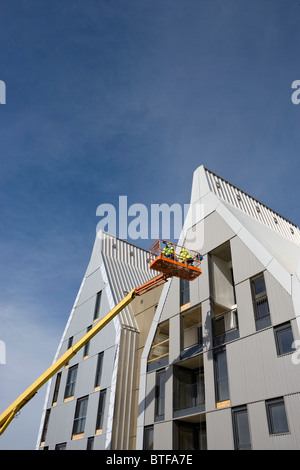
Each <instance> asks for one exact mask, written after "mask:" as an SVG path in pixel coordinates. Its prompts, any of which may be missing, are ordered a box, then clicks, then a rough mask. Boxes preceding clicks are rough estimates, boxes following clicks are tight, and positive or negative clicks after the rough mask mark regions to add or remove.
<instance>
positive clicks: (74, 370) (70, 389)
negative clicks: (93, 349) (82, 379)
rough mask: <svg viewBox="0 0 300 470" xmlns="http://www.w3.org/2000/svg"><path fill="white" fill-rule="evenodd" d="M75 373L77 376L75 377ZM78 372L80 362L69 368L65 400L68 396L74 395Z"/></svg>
mask: <svg viewBox="0 0 300 470" xmlns="http://www.w3.org/2000/svg"><path fill="white" fill-rule="evenodd" d="M74 374H75V377H74ZM77 374H78V364H75V365H74V366H72V367H70V368H69V369H68V375H67V381H66V387H65V394H64V400H65V399H66V398H70V397H73V396H74V394H75V387H76V381H77Z"/></svg>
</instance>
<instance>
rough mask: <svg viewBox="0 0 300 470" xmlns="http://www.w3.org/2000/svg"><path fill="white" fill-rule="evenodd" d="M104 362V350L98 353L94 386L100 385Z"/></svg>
mask: <svg viewBox="0 0 300 470" xmlns="http://www.w3.org/2000/svg"><path fill="white" fill-rule="evenodd" d="M102 364H103V352H101V353H100V354H98V360H97V368H96V376H95V384H94V388H98V387H100V381H101V374H102Z"/></svg>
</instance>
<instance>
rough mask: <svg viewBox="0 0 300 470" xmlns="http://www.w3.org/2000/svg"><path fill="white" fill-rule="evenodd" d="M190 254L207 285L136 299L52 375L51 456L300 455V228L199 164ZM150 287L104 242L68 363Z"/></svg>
mask: <svg viewBox="0 0 300 470" xmlns="http://www.w3.org/2000/svg"><path fill="white" fill-rule="evenodd" d="M178 244H179V245H184V246H186V247H187V248H189V249H191V250H195V251H200V252H201V254H202V255H203V260H202V274H201V276H199V277H198V278H197V279H195V280H193V281H191V282H189V281H186V280H184V279H180V278H178V277H173V278H171V279H169V280H168V281H167V282H166V284H165V285H164V286H163V287H159V288H157V289H154V290H153V291H151V292H149V293H147V294H146V295H145V296H143V297H140V298H137V299H135V300H134V301H133V303H132V304H131V305H130V306H128V307H127V308H126V310H125V311H124V312H123V313H121V314H120V315H119V317H118V318H117V319H115V320H114V322H113V323H112V324H110V325H107V327H105V329H104V330H102V332H100V333H99V335H97V337H94V338H93V339H92V340H91V344H90V345H89V349H88V351H83V352H82V356H80V357H77V356H78V355H77V356H75V357H74V358H73V359H72V360H71V361H70V364H69V365H68V367H67V368H65V369H64V370H62V371H60V372H59V373H58V374H57V376H56V377H54V378H53V380H52V381H51V383H50V385H49V388H48V393H47V400H46V404H45V409H44V412H43V417H42V422H41V429H40V433H39V436H38V442H37V447H38V448H39V449H92V448H93V449H137V450H141V449H151V450H162V449H163V450H206V449H208V450H216V449H217V450H222V449H228V450H233V449H237V450H243V449H253V450H258V449H299V448H300V425H299V423H300V373H299V372H300V364H298V362H299V361H298V360H297V359H298V357H297V354H296V353H297V351H296V349H295V348H296V346H297V341H299V340H300V334H299V327H300V319H299V315H300V231H299V229H298V227H297V226H295V225H294V224H293V223H291V222H289V221H288V220H286V219H285V218H284V217H282V216H280V215H279V214H277V213H275V212H274V211H272V210H271V209H269V208H268V207H266V206H265V205H263V204H262V203H260V202H259V201H257V200H256V199H255V198H253V197H252V196H250V195H248V194H246V193H245V192H243V191H242V190H240V189H238V188H237V187H235V186H233V185H232V184H230V183H229V182H227V181H225V180H224V179H222V178H221V177H219V176H217V175H215V174H214V173H213V172H211V171H209V170H207V169H206V168H204V167H203V166H200V167H199V168H197V169H196V171H195V172H194V175H193V185H192V191H191V204H190V211H189V213H188V215H187V218H186V221H185V224H184V227H183V230H182V234H181V238H180V240H179V241H178ZM151 277H153V273H150V272H149V263H148V253H147V252H146V251H144V250H141V249H140V248H137V247H134V246H133V245H130V244H129V243H127V242H124V241H122V240H118V239H116V238H114V237H111V236H109V235H107V234H103V236H102V241H100V240H99V239H97V240H96V242H95V246H94V250H93V253H92V257H91V261H90V264H89V266H88V269H87V273H86V275H85V278H84V281H83V284H82V286H81V289H80V292H79V294H78V296H77V299H76V301H75V305H74V308H73V310H72V312H71V315H70V319H69V321H68V324H67V326H66V330H65V333H64V335H63V338H62V340H61V344H60V346H59V348H58V353H57V355H60V354H61V353H62V352H64V351H65V350H66V349H67V347H68V345H69V344H70V342H71V341H72V338H74V337H75V336H76V335H77V336H78V337H80V335H82V334H83V332H84V331H85V330H86V328H88V327H89V325H91V324H92V323H93V321H94V320H95V318H94V317H96V318H97V315H98V316H99V315H100V317H101V316H102V315H104V314H105V313H106V312H107V311H108V310H109V309H110V308H112V306H114V305H115V303H116V302H117V301H118V300H119V299H121V298H122V295H123V294H124V292H128V291H129V290H130V289H132V288H133V287H135V286H137V285H140V284H142V283H143V282H145V281H146V280H148V279H150V278H151ZM96 312H98V313H96ZM86 353H87V354H86ZM79 354H80V353H79Z"/></svg>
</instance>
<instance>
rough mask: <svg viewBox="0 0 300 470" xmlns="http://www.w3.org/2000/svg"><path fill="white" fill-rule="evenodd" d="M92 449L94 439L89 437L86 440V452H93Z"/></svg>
mask: <svg viewBox="0 0 300 470" xmlns="http://www.w3.org/2000/svg"><path fill="white" fill-rule="evenodd" d="M93 449H94V437H89V438H88V440H87V446H86V450H93Z"/></svg>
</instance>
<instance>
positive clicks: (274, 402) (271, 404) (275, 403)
mask: <svg viewBox="0 0 300 470" xmlns="http://www.w3.org/2000/svg"><path fill="white" fill-rule="evenodd" d="M265 403H266V412H267V420H268V427H269V433H270V435H271V436H274V435H278V434H289V432H290V431H289V424H288V419H287V414H286V409H285V403H284V398H283V397H278V398H273V399H271V400H266V402H265ZM279 406H280V407H282V409H283V411H284V416H283V419H284V421H285V423H284V426H286V427H283V428H281V429H278V428H276V424H275V420H274V414H273V410H274V409H275V408H276V407H279Z"/></svg>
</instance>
